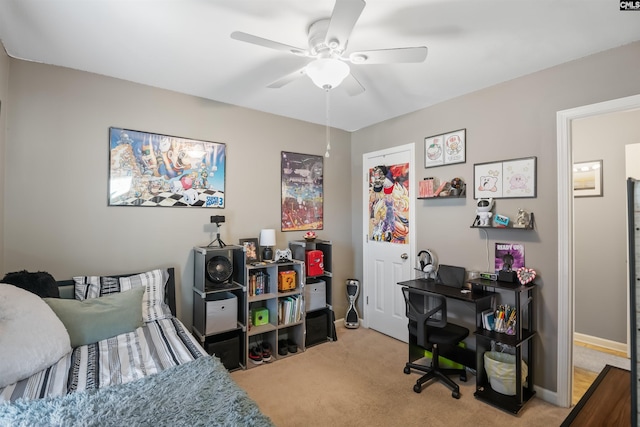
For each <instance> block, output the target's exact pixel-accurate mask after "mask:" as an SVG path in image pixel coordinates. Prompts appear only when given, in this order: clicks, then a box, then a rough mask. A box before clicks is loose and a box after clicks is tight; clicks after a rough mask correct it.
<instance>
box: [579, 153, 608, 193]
mask: <svg viewBox="0 0 640 427" xmlns="http://www.w3.org/2000/svg"><path fill="white" fill-rule="evenodd" d="M573 197H602V160H593V161H590V162H580V163H574V164H573Z"/></svg>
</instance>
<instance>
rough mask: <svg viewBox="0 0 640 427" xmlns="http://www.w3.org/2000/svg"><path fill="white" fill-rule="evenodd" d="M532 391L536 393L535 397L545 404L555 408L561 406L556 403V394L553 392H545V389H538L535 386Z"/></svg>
mask: <svg viewBox="0 0 640 427" xmlns="http://www.w3.org/2000/svg"><path fill="white" fill-rule="evenodd" d="M533 388H534V390H535V391H536V397H538V398H540V399H542V400H544V401H545V402H547V403H550V404H552V405H555V406H562V405H560V403H559V401H558V393H557V392H555V391H551V390H547V389H546V388H542V387H538V386H537V385H535V384H534V385H533Z"/></svg>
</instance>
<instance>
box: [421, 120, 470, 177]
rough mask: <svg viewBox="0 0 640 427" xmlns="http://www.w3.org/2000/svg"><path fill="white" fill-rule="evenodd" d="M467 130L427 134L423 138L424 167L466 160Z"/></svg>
mask: <svg viewBox="0 0 640 427" xmlns="http://www.w3.org/2000/svg"><path fill="white" fill-rule="evenodd" d="M466 135H467V130H466V129H458V130H455V131H453V132H449V133H443V134H440V135H433V136H429V137H427V138H425V139H424V167H425V168H431V167H434V166H442V165H450V164H454V163H465V162H466V151H467V136H466Z"/></svg>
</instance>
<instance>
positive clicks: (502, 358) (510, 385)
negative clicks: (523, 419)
mask: <svg viewBox="0 0 640 427" xmlns="http://www.w3.org/2000/svg"><path fill="white" fill-rule="evenodd" d="M484 369H485V371H487V377H489V384H491V388H492V389H493V390H495V391H497V392H498V393H502V394H505V395H507V396H513V395H515V394H516V356H515V355H513V354H508V353H500V352H498V351H487V352H485V353H484ZM528 373H529V367H528V366H527V364H526V363H525V361H524V360H523V361H522V384H524V383H525V381H526V379H527V375H528Z"/></svg>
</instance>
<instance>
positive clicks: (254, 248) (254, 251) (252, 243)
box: [240, 238, 260, 264]
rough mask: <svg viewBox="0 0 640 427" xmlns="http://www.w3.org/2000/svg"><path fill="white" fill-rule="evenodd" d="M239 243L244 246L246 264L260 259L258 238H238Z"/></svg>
mask: <svg viewBox="0 0 640 427" xmlns="http://www.w3.org/2000/svg"><path fill="white" fill-rule="evenodd" d="M240 244H241V245H242V246H244V249H245V253H246V260H247V264H249V263H251V262H256V261H260V259H259V256H258V253H259V252H258V239H257V238H250V239H240Z"/></svg>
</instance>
